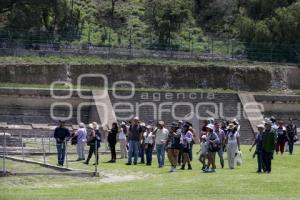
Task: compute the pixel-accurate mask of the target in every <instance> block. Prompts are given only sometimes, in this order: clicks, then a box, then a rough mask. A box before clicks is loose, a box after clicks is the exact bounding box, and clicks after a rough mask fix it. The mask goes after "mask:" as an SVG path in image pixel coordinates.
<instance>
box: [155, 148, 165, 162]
mask: <svg viewBox="0 0 300 200" xmlns="http://www.w3.org/2000/svg"><path fill="white" fill-rule="evenodd" d="M156 154H157V161H158V165H159V167H163V166H164V165H165V145H164V144H157V145H156Z"/></svg>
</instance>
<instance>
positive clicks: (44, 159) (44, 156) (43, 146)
mask: <svg viewBox="0 0 300 200" xmlns="http://www.w3.org/2000/svg"><path fill="white" fill-rule="evenodd" d="M42 148H43V161H44V164H46V154H45V145H44V136H43V135H42Z"/></svg>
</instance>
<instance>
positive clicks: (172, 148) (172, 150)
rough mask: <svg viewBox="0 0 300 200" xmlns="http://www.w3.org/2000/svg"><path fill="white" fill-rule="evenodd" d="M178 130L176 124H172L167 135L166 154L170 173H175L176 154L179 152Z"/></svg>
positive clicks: (179, 134)
mask: <svg viewBox="0 0 300 200" xmlns="http://www.w3.org/2000/svg"><path fill="white" fill-rule="evenodd" d="M178 129H179V127H178V124H177V123H176V122H173V123H172V127H171V131H170V132H169V134H168V139H167V149H168V150H167V153H168V159H169V161H170V163H171V169H170V172H175V171H176V166H177V161H178V154H179V151H180V137H181V132H177V130H178Z"/></svg>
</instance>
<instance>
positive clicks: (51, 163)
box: [0, 128, 104, 176]
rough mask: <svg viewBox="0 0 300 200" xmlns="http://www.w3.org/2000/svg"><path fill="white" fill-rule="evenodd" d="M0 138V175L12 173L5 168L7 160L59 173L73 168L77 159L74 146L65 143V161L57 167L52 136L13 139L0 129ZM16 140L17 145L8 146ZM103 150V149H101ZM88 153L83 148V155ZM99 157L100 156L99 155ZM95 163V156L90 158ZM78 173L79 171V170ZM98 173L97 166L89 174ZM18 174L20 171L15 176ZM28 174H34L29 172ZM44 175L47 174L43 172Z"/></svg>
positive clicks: (4, 130) (21, 136)
mask: <svg viewBox="0 0 300 200" xmlns="http://www.w3.org/2000/svg"><path fill="white" fill-rule="evenodd" d="M0 133H1V138H0V140H1V141H0V142H1V144H0V148H1V155H0V156H1V158H2V167H1V168H2V174H3V175H4V176H5V175H6V174H10V173H12V172H11V170H13V169H11V167H8V166H7V161H8V160H13V161H18V162H22V161H23V162H25V163H31V164H38V165H42V166H44V167H50V168H53V169H57V170H59V171H65V170H66V171H69V170H71V168H74V164H72V163H75V161H76V158H77V153H76V145H71V144H70V141H66V142H65V146H66V148H65V161H64V167H61V166H57V145H56V141H55V139H54V138H53V135H52V134H51V135H49V136H45V135H39V136H37V135H32V136H31V137H28V136H23V134H22V133H20V134H19V135H18V136H16V135H14V136H13V137H12V136H11V135H10V134H9V133H7V130H6V129H3V128H2V129H1V130H0ZM11 138H13V139H15V140H16V139H17V143H18V145H16V144H15V145H8V144H9V141H10V139H11ZM102 148H103V147H102ZM103 151H104V149H103ZM87 153H88V148H87V147H86V148H85V155H87ZM99 156H100V155H99ZM94 160H95V163H96V157H95V155H93V156H92V159H91V161H94ZM79 171H80V170H79ZM98 171H99V166H98V165H95V168H94V171H91V172H90V173H92V174H94V175H97V174H98ZM18 173H19V174H20V171H18V172H17V174H18ZM29 173H30V174H31V173H34V172H32V171H29ZM45 175H47V173H46V172H45Z"/></svg>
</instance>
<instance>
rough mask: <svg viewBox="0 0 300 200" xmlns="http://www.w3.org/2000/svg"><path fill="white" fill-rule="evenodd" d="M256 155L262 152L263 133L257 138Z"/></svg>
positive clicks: (258, 134) (257, 135)
mask: <svg viewBox="0 0 300 200" xmlns="http://www.w3.org/2000/svg"><path fill="white" fill-rule="evenodd" d="M255 143H256V153H261V152H262V149H263V148H262V133H257V134H256V137H255Z"/></svg>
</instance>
